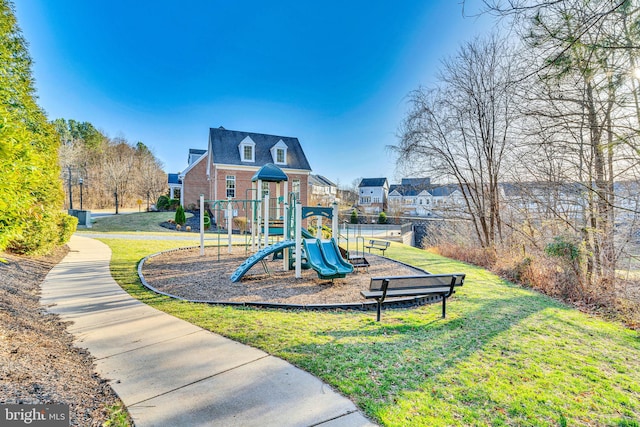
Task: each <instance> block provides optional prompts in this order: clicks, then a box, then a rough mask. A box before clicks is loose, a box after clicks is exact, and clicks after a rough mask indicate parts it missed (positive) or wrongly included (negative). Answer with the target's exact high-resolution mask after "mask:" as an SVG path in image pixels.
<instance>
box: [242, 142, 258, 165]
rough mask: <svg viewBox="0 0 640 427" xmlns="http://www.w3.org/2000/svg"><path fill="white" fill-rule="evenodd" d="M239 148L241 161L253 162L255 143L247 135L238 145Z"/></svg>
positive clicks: (254, 158)
mask: <svg viewBox="0 0 640 427" xmlns="http://www.w3.org/2000/svg"><path fill="white" fill-rule="evenodd" d="M238 148H239V149H240V160H241V161H243V162H255V161H256V143H255V142H253V139H251V137H249V136H247V137H246V138H245V139H243V140H242V142H240V145H238Z"/></svg>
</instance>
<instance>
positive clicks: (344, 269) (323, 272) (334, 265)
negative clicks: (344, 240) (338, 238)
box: [302, 239, 353, 279]
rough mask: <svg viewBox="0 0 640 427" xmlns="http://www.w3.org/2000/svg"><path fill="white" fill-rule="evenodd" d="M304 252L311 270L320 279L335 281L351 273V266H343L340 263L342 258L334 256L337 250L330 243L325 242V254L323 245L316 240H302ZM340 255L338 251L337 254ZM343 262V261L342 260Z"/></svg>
mask: <svg viewBox="0 0 640 427" xmlns="http://www.w3.org/2000/svg"><path fill="white" fill-rule="evenodd" d="M302 243H303V244H304V250H305V253H306V254H307V261H308V263H309V265H310V266H311V268H313V269H314V270H315V271H316V272H317V273H318V277H319V278H321V279H337V278H342V277H345V276H346V275H347V273H351V272H352V271H353V266H352V265H348V266H347V265H343V264H342V263H341V262H340V261H339V259H340V260H342V256H339V255H337V254H336V251H338V249H337V248H336V247H335V246H334V243H331V241H329V242H327V244H328V245H331V246H330V247H329V246H327V252H326V253H325V250H324V248H323V243H321V242H320V241H319V240H318V239H304V240H303V241H302ZM337 253H338V254H339V253H340V252H339V251H338V252H337ZM342 261H344V260H342ZM345 264H346V262H345Z"/></svg>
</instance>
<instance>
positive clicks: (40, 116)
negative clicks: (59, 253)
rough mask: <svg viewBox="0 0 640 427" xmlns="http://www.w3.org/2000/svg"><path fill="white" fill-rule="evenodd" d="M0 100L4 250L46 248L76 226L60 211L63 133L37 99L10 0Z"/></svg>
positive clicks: (1, 15) (0, 25) (2, 4)
mask: <svg viewBox="0 0 640 427" xmlns="http://www.w3.org/2000/svg"><path fill="white" fill-rule="evenodd" d="M0 101H1V102H0V250H4V249H9V250H13V251H15V252H18V253H44V252H47V251H49V250H50V249H51V248H52V247H53V246H55V245H56V244H59V243H64V242H63V241H61V239H62V240H64V237H62V238H61V237H60V236H65V237H66V236H68V235H69V234H70V233H69V232H68V230H72V229H74V228H75V225H74V221H73V220H72V219H69V218H68V216H67V215H66V214H63V213H62V212H61V208H62V198H63V192H62V186H61V182H60V180H59V175H60V169H59V167H58V146H59V138H58V135H57V134H56V130H55V128H54V127H53V126H52V125H51V124H50V123H49V122H48V121H47V118H46V116H45V114H44V112H43V111H42V109H41V108H40V107H39V106H38V105H37V104H36V101H35V89H34V84H33V78H32V75H31V58H30V57H29V53H28V51H27V43H26V41H25V39H24V37H23V36H22V33H21V31H20V29H19V27H18V24H17V21H16V18H15V13H14V10H13V4H12V3H10V2H9V1H8V0H0ZM64 230H66V232H65V231H64Z"/></svg>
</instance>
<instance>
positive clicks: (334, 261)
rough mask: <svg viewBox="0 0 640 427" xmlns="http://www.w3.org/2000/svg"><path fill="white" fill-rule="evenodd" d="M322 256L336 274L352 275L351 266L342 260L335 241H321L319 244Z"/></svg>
mask: <svg viewBox="0 0 640 427" xmlns="http://www.w3.org/2000/svg"><path fill="white" fill-rule="evenodd" d="M320 246H321V248H322V254H323V255H324V258H325V259H326V260H327V262H328V263H329V264H331V265H332V266H333V267H335V268H336V269H337V270H338V273H344V274H348V273H353V265H351V264H349V263H348V262H347V261H345V260H344V258H342V255H341V254H340V248H338V242H336V239H330V240H322V241H321V242H320Z"/></svg>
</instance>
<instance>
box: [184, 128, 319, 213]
mask: <svg viewBox="0 0 640 427" xmlns="http://www.w3.org/2000/svg"><path fill="white" fill-rule="evenodd" d="M189 162H190V163H189V166H188V167H187V168H186V169H185V170H184V171H183V172H182V173H181V174H180V176H179V178H180V180H181V182H182V192H181V203H182V205H183V206H185V207H186V208H195V207H197V206H198V205H199V198H200V194H203V195H204V199H205V200H223V199H224V200H226V199H232V200H238V201H239V200H244V199H255V198H256V197H258V196H262V194H266V193H269V194H270V195H272V197H274V196H285V195H286V193H287V192H295V193H296V194H297V195H298V196H299V199H300V200H301V201H302V203H303V204H306V201H307V189H308V181H309V174H310V173H311V167H310V165H309V162H308V161H307V158H306V156H305V153H304V151H303V149H302V146H301V144H300V141H298V138H294V137H287V136H277V135H267V134H262V133H253V132H244V131H235V130H227V129H225V128H223V127H219V128H211V129H210V130H209V144H208V148H207V150H194V149H191V150H189ZM267 164H273V165H275V166H277V168H279V169H281V170H282V171H283V172H284V173H285V174H286V176H287V178H288V179H287V181H284V182H281V183H275V182H263V183H262V185H263V187H262V189H261V190H262V191H261V194H260V195H258V194H255V193H256V191H254V190H252V188H253V183H252V177H253V176H254V175H255V174H256V172H257V171H258V170H259V169H261V168H262V167H263V166H265V165H267ZM237 207H238V209H234V214H235V213H236V211H237V215H241V216H242V215H244V214H245V213H244V208H243V206H242V203H238V206H237Z"/></svg>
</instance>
